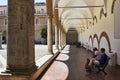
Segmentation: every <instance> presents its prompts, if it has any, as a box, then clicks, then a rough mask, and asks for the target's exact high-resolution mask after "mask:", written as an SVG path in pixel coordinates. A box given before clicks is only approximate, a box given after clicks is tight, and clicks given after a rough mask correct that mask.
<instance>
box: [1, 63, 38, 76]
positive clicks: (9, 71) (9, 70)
mask: <svg viewBox="0 0 120 80" xmlns="http://www.w3.org/2000/svg"><path fill="white" fill-rule="evenodd" d="M36 70H37V66H36V65H34V66H31V67H29V68H27V67H26V68H16V67H10V68H7V69H6V70H5V72H2V73H6V74H12V75H32V74H33V73H34V72H35V71H36Z"/></svg>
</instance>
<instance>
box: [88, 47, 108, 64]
mask: <svg viewBox="0 0 120 80" xmlns="http://www.w3.org/2000/svg"><path fill="white" fill-rule="evenodd" d="M100 52H101V57H100V59H96V58H92V59H91V60H90V62H89V64H88V65H89V66H92V64H95V65H104V64H105V62H106V60H107V55H106V53H105V49H104V48H101V50H100Z"/></svg>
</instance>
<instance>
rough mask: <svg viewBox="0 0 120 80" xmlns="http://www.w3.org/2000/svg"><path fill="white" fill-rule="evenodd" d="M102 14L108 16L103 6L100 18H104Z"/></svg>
mask: <svg viewBox="0 0 120 80" xmlns="http://www.w3.org/2000/svg"><path fill="white" fill-rule="evenodd" d="M102 15H104V16H105V17H107V13H105V12H104V9H103V8H101V10H100V19H101V18H102Z"/></svg>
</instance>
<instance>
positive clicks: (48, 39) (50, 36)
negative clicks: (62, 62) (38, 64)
mask: <svg viewBox="0 0 120 80" xmlns="http://www.w3.org/2000/svg"><path fill="white" fill-rule="evenodd" d="M47 26H48V31H47V33H48V34H47V35H48V36H47V43H48V53H50V54H53V45H52V43H53V32H52V16H48V23H47Z"/></svg>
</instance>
